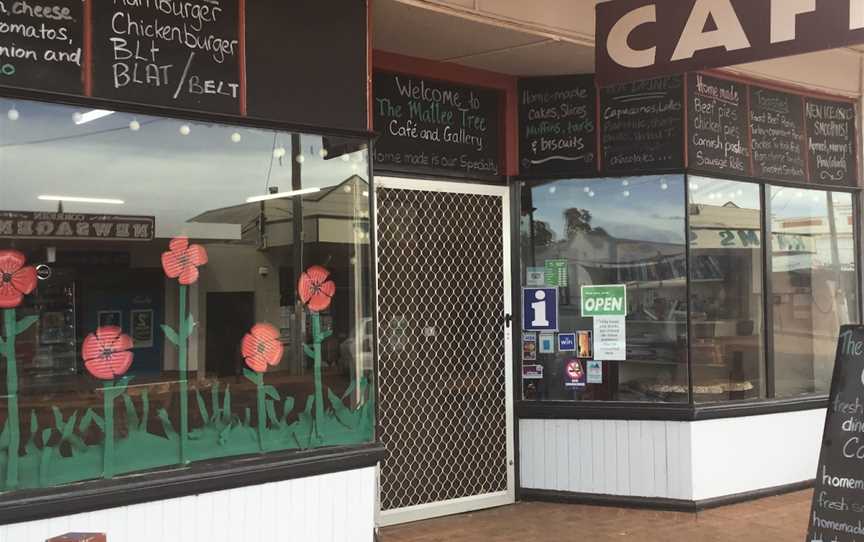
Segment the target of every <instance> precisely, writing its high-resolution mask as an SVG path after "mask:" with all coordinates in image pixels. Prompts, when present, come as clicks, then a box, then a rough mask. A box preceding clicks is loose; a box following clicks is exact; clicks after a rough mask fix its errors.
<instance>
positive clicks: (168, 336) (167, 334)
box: [162, 324, 180, 346]
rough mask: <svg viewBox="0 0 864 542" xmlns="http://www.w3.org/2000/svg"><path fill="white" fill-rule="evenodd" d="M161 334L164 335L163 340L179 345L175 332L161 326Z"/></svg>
mask: <svg viewBox="0 0 864 542" xmlns="http://www.w3.org/2000/svg"><path fill="white" fill-rule="evenodd" d="M162 332H163V333H164V334H165V338H166V339H168V340H169V341H171V342H172V343H174V344H175V345H177V346H179V345H180V339H179V338H178V337H177V332H176V331H174V329H172V328H171V326H168V325H166V324H162Z"/></svg>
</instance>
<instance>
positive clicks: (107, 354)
mask: <svg viewBox="0 0 864 542" xmlns="http://www.w3.org/2000/svg"><path fill="white" fill-rule="evenodd" d="M131 349H132V338H131V337H129V335H124V334H123V330H121V329H120V328H119V327H117V326H103V327H100V328H99V329H97V330H96V333H91V334H90V335H87V338H86V339H84V345H83V346H82V347H81V357H82V358H84V366H85V367H87V370H88V371H90V374H92V375H93V376H95V377H96V378H98V379H100V380H114V379H115V378H117V377H118V376H123V375H124V374H126V371H128V370H129V367H130V366H131V365H132V352H129V350H131Z"/></svg>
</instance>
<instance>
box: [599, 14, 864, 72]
mask: <svg viewBox="0 0 864 542" xmlns="http://www.w3.org/2000/svg"><path fill="white" fill-rule="evenodd" d="M856 43H864V0H612V1H611V2H602V3H600V4H598V5H597V48H596V54H597V77H598V79H599V82H600V84H601V85H610V84H615V83H621V82H627V81H635V80H641V79H648V78H652V77H658V76H661V75H670V74H674V73H683V72H686V71H695V70H701V69H705V68H714V67H720V66H729V65H733V64H742V63H745V62H754V61H757V60H766V59H769V58H778V57H782V56H789V55H795V54H801V53H807V52H812V51H819V50H824V49H833V48H837V47H844V46H847V45H851V44H856Z"/></svg>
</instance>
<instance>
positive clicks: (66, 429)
mask: <svg viewBox="0 0 864 542" xmlns="http://www.w3.org/2000/svg"><path fill="white" fill-rule="evenodd" d="M77 419H78V411H77V410H76V411H75V412H73V413H72V416H70V417H69V420H68V421H67V422H66V425H64V426H63V429H62V430H61V429H60V428H59V427H58V428H57V429H58V430H59V431H60V440H63V441H65V440H69V437H70V436H71V435H72V432H73V431H74V430H75V421H76V420H77Z"/></svg>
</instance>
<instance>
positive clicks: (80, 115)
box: [72, 111, 84, 124]
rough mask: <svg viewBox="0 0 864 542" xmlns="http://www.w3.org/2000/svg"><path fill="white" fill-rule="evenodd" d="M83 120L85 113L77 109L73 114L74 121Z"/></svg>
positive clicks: (79, 122)
mask: <svg viewBox="0 0 864 542" xmlns="http://www.w3.org/2000/svg"><path fill="white" fill-rule="evenodd" d="M83 120H84V114H83V113H81V112H80V111H76V112H74V113H73V114H72V122H74V123H75V124H81V122H82V121H83Z"/></svg>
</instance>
